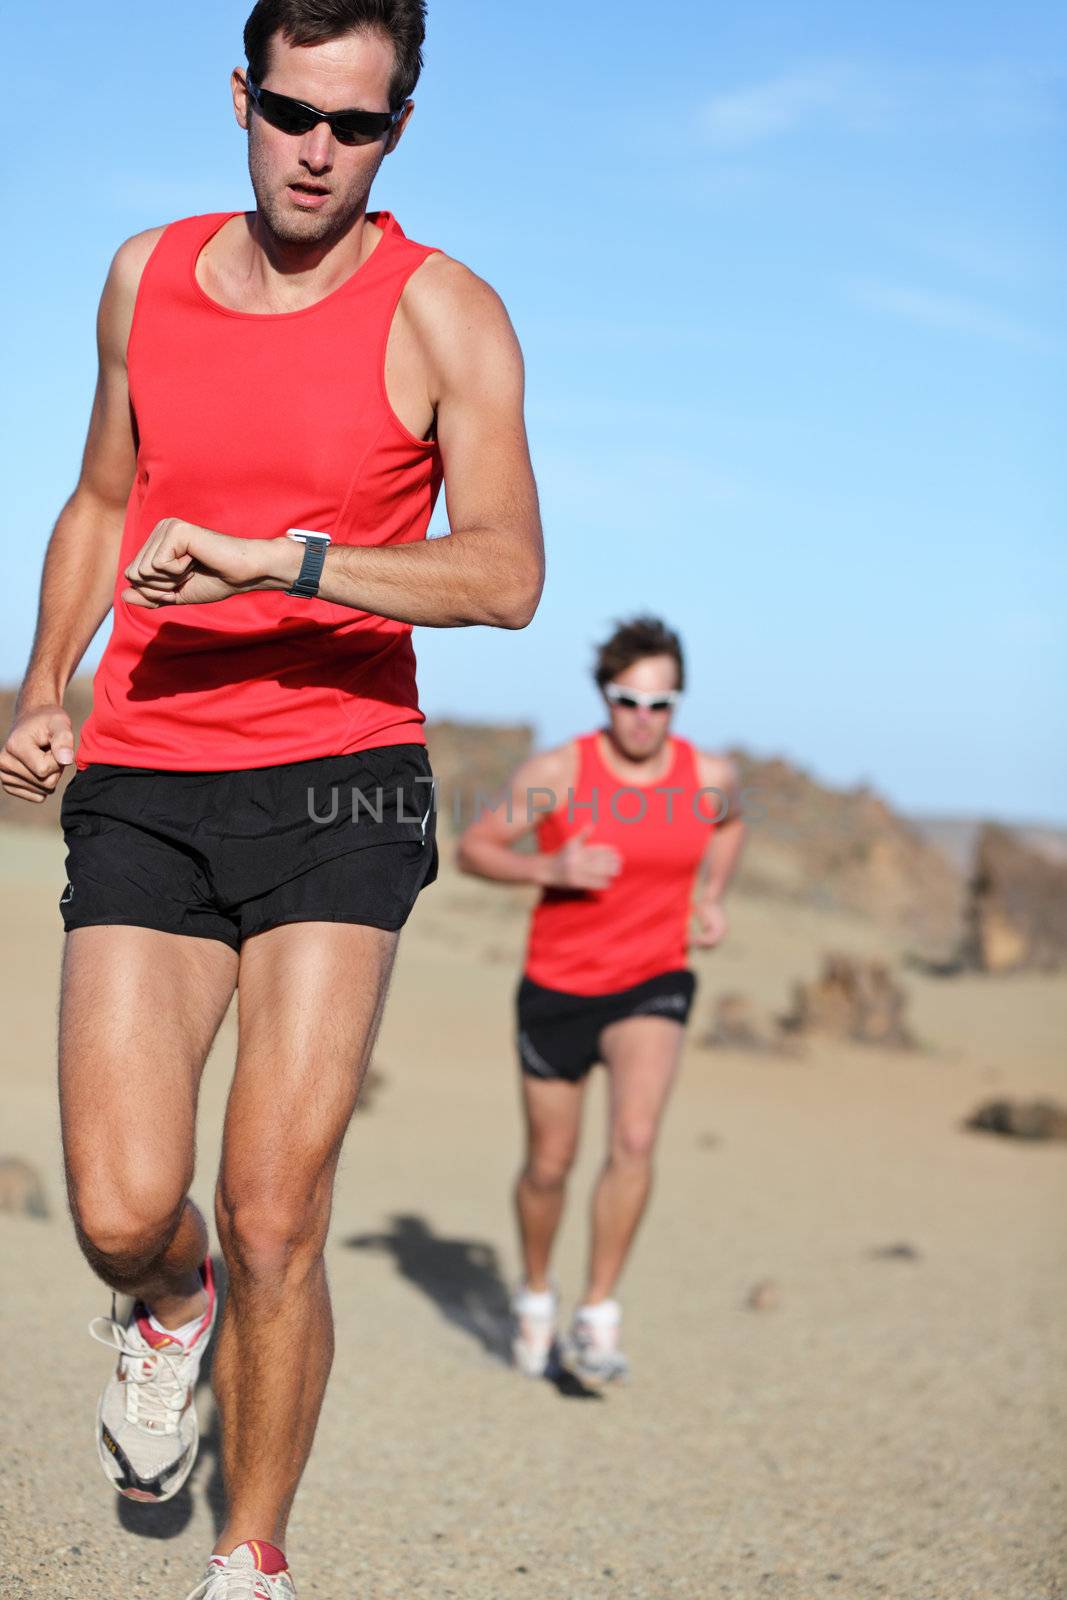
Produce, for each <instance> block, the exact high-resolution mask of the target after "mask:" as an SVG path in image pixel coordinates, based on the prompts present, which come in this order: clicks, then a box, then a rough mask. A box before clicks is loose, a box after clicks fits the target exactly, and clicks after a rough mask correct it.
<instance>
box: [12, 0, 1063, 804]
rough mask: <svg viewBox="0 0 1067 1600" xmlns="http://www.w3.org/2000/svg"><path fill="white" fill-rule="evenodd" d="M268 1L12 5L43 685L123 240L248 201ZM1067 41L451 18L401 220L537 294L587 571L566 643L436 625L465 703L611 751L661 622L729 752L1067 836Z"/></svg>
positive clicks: (395, 168)
mask: <svg viewBox="0 0 1067 1600" xmlns="http://www.w3.org/2000/svg"><path fill="white" fill-rule="evenodd" d="M246 12H247V6H246V5H245V4H243V3H242V4H233V3H230V0H183V4H182V6H181V7H180V8H179V9H178V10H175V9H174V8H164V7H154V6H153V7H145V6H144V5H143V4H142V3H140V0H109V4H108V5H107V6H106V7H103V8H101V7H89V6H85V5H84V4H81V3H80V0H79V3H77V4H74V3H72V0H57V3H53V4H50V5H48V6H42V7H34V8H20V9H19V10H17V11H16V12H15V13H14V14H12V15H9V16H8V18H7V19H6V22H5V41H6V43H7V45H8V59H9V62H10V63H11V64H12V65H13V67H14V72H13V78H14V82H13V84H9V91H8V93H9V100H11V99H13V100H14V106H13V108H12V111H11V123H10V126H11V127H12V129H14V130H16V131H15V133H14V135H13V136H12V140H11V145H10V148H9V158H8V160H7V162H6V163H5V169H6V171H5V180H4V184H5V191H6V192H5V201H4V211H5V216H6V218H7V221H8V224H9V228H10V232H9V238H10V240H11V241H12V243H11V244H9V246H8V250H7V252H6V254H5V259H4V268H3V270H4V275H5V279H6V281H5V283H4V285H3V288H4V305H5V306H6V307H7V311H8V327H7V329H6V338H5V343H6V344H7V347H8V351H9V357H10V361H9V367H10V371H12V372H13V374H14V382H13V383H9V385H8V386H7V387H6V392H5V398H4V415H3V427H2V430H0V451H2V452H3V456H4V462H3V467H4V483H5V485H6V493H5V495H4V506H3V512H2V515H3V518H4V521H5V523H6V525H7V526H6V528H5V534H6V537H5V551H6V561H7V573H6V581H5V583H4V600H3V604H4V608H5V614H4V619H3V621H4V626H3V634H2V645H0V652H2V659H0V675H2V676H3V678H4V679H5V680H7V681H16V680H17V679H18V677H19V675H20V674H21V672H22V670H23V668H24V666H25V662H26V658H27V655H28V651H29V646H30V640H31V636H32V628H33V616H34V611H35V607H36V590H37V583H38V577H39V572H40V565H41V560H42V556H43V551H44V546H45V543H46V541H47V537H48V534H49V531H50V528H51V525H52V522H53V520H54V518H55V516H56V514H57V513H58V510H59V508H60V505H61V503H62V501H63V499H64V498H65V496H66V495H67V494H68V493H69V491H70V489H71V487H72V486H73V483H74V479H75V476H76V472H77V466H78V461H79V458H80V452H81V446H82V442H83V439H84V430H85V424H86V420H87V416H88V409H89V403H90V400H91V395H92V387H93V381H94V361H95V355H94V346H93V319H94V315H95V307H96V302H97V299H98V297H99V292H100V288H101V285H102V282H103V279H104V277H105V275H106V272H107V266H108V262H109V260H110V257H111V255H112V253H113V251H114V249H115V247H116V246H117V244H118V243H119V242H120V241H121V239H123V238H124V237H126V236H128V235H129V234H130V233H133V232H136V231H138V230H139V229H141V228H144V227H148V226H151V225H154V224H157V223H161V222H165V221H168V220H170V219H172V218H174V217H177V216H183V215H189V214H191V213H193V212H202V211H213V210H221V209H226V208H229V207H234V208H236V207H239V206H242V205H244V204H246V203H247V202H248V199H249V196H250V189H249V184H248V178H247V172H246V168H245V161H244V149H243V145H242V138H241V135H240V134H239V132H238V130H237V129H236V127H235V126H234V124H233V121H232V114H231V112H230V110H229V106H228V89H227V79H228V73H229V70H230V68H231V67H232V66H233V65H235V64H236V63H237V62H238V61H239V60H241V59H243V58H242V57H241V56H240V51H239V41H240V34H241V29H242V26H243V23H244V19H245V15H246ZM1065 36H1067V25H1065V23H1064V20H1063V13H1062V12H1061V13H1060V14H1059V15H1057V11H1056V9H1055V8H1054V7H1053V6H1052V5H1051V4H1048V5H1039V4H1027V3H1023V4H1021V5H1017V6H1015V7H1014V8H1013V9H1012V10H1011V11H1010V12H1009V11H1007V10H1006V9H1005V8H1003V7H983V6H976V5H974V4H973V3H970V0H969V3H967V4H962V3H956V0H948V3H945V4H941V5H939V6H930V5H929V3H928V0H927V3H924V4H918V3H916V0H895V3H893V4H889V3H888V0H879V3H877V4H873V5H869V6H863V7H858V6H855V5H851V4H843V3H842V4H837V3H835V4H814V5H807V6H804V7H799V8H798V7H795V6H790V5H787V4H768V3H765V0H753V3H751V4H749V5H747V6H734V7H715V6H708V5H707V4H704V3H690V0H679V3H677V4H675V5H674V6H672V7H669V8H663V9H653V8H646V7H643V6H642V7H639V6H637V5H635V4H631V3H624V4H619V5H614V6H609V5H600V6H595V7H574V6H572V5H565V4H562V3H560V0H542V3H541V4H540V5H537V6H530V7H523V6H511V5H508V6H502V5H500V4H498V3H496V0H447V3H445V0H438V3H437V4H434V3H433V0H431V16H430V37H429V41H428V48H427V67H426V72H425V74H424V77H423V81H422V84H421V85H420V88H419V91H418V95H417V114H416V117H415V119H414V121H413V123H412V125H411V127H410V129H409V131H408V134H407V136H406V138H405V140H404V142H403V144H402V146H401V148H400V151H399V152H398V153H397V154H396V155H395V156H393V157H391V158H390V159H389V161H387V163H386V165H385V166H384V167H383V170H382V173H381V174H380V176H379V180H378V187H377V189H376V191H375V193H374V196H373V197H372V204H374V205H376V206H379V207H383V208H386V209H389V210H391V211H393V212H395V213H396V215H397V217H398V218H399V220H400V222H401V224H402V225H403V227H404V228H405V230H406V232H407V233H408V234H409V235H410V236H411V237H413V238H416V239H420V240H422V241H423V242H425V243H428V244H433V245H437V246H440V247H441V248H443V249H445V250H447V251H449V252H450V253H451V254H453V255H455V256H457V257H459V259H461V260H463V261H465V262H467V263H468V265H470V266H471V267H473V268H474V269H475V270H476V271H478V272H479V273H481V274H482V276H484V277H485V278H487V279H488V280H489V281H490V282H491V283H493V284H494V286H495V287H496V288H497V289H498V290H499V291H500V292H501V294H502V295H503V296H504V298H505V300H506V302H507V304H508V307H509V310H510V311H511V314H512V318H513V320H514V322H515V325H516V328H517V329H518V332H519V335H520V337H521V339H522V342H523V345H524V349H525V351H526V357H527V364H528V381H529V405H528V415H529V425H530V435H531V442H532V447H533V452H534V460H535V467H536V469H537V474H538V480H539V484H540V488H541V493H542V500H543V507H544V514H545V525H546V533H547V541H548V554H549V581H548V586H547V590H546V595H545V599H544V602H543V605H542V608H541V611H540V614H539V616H538V617H537V619H536V620H535V622H534V624H533V625H532V626H531V627H530V628H529V629H528V630H526V631H525V632H523V633H520V634H511V633H493V632H491V631H488V630H471V631H439V632H435V631H433V630H419V632H418V633H417V635H416V642H417V647H418V651H419V658H420V665H421V673H420V676H421V683H422V690H423V703H424V706H425V708H426V710H427V711H428V712H429V713H430V714H431V715H446V714H451V715H455V716H460V717H473V718H487V719H508V720H514V719H520V718H523V719H529V720H532V721H534V722H536V723H537V725H538V728H539V731H540V735H541V738H542V740H543V741H547V740H556V739H560V738H563V737H565V736H566V735H567V734H569V733H571V732H574V731H578V730H580V729H584V728H585V727H587V726H591V725H593V723H594V722H595V720H596V717H597V705H596V701H595V699H594V696H593V693H592V691H591V688H590V687H589V684H588V677H587V666H588V661H589V657H590V650H591V646H592V644H593V642H594V641H595V640H596V639H597V637H598V636H599V635H601V634H603V633H604V632H605V631H606V630H607V629H608V628H609V627H610V624H611V622H612V619H613V618H615V617H618V616H624V615H627V614H631V613H632V612H634V611H635V610H638V609H653V610H656V611H659V612H660V613H662V614H663V615H664V616H666V617H667V618H668V619H669V620H671V621H672V622H673V623H674V624H675V625H676V626H677V627H678V628H679V629H680V630H681V631H682V633H683V635H684V637H685V639H686V642H687V645H688V649H689V655H690V661H691V675H692V689H691V692H690V694H689V695H688V697H687V700H686V703H685V706H684V710H683V712H682V714H681V717H680V722H679V726H680V729H681V731H682V732H684V733H686V734H688V735H689V736H691V737H693V738H695V739H697V740H698V741H700V742H701V743H703V744H705V745H707V746H709V747H712V748H715V747H721V746H725V745H728V744H733V743H741V744H744V745H746V746H748V747H750V748H752V749H753V750H755V751H757V752H759V753H763V754H771V753H780V754H784V755H787V756H789V757H791V758H792V759H794V760H797V761H799V762H800V763H801V764H803V765H805V766H806V767H808V768H809V769H811V770H813V771H814V772H815V773H816V774H817V775H819V776H821V777H822V778H824V779H826V780H828V781H831V782H835V783H841V784H851V783H857V782H860V781H867V782H871V783H873V784H874V785H876V787H877V788H878V789H879V790H881V791H882V792H883V793H884V794H886V795H887V796H888V797H889V798H890V799H891V800H893V801H894V802H895V803H897V804H899V805H901V806H904V807H907V808H912V809H925V810H935V811H938V810H941V811H962V812H966V813H972V814H974V813H980V814H999V815H1002V816H1007V817H1018V818H1022V819H1025V818H1033V819H1048V820H1062V821H1067V754H1065V752H1067V739H1065V738H1064V727H1063V724H1064V717H1063V705H1064V698H1065V697H1064V686H1065V679H1067V671H1065V668H1067V660H1065V656H1067V652H1065V647H1064V629H1063V623H1062V615H1063V597H1064V588H1065V586H1064V579H1065V576H1067V573H1065V567H1067V559H1065V540H1064V509H1065V498H1067V497H1065V495H1064V472H1063V468H1062V465H1061V459H1062V454H1063V451H1062V438H1063V433H1064V422H1065V418H1064V404H1063V385H1062V372H1063V366H1064V356H1065V353H1067V328H1065V316H1064V296H1063V288H1062V286H1063V281H1064V270H1065V265H1067V262H1065V255H1067V251H1065V239H1064V223H1063V217H1064V198H1065V197H1064V182H1063V178H1064V159H1063V157H1064V122H1065V110H1064V107H1065V95H1064V90H1065V79H1064V75H1063V69H1062V66H1060V67H1057V66H1056V63H1057V62H1058V63H1062V62H1063V60H1064V59H1065V56H1064V49H1065V45H1067V37H1065ZM1057 445H1059V449H1057ZM442 507H443V501H442ZM438 523H439V524H441V525H443V518H442V515H441V514H440V513H439V516H438ZM102 644H103V636H102V637H101V638H100V639H99V640H98V641H97V643H96V645H95V646H94V648H93V650H92V651H91V652H90V655H89V656H88V657H87V664H88V665H90V666H91V665H95V662H96V660H97V658H98V656H99V651H100V648H101V647H102ZM82 670H85V666H83V669H82Z"/></svg>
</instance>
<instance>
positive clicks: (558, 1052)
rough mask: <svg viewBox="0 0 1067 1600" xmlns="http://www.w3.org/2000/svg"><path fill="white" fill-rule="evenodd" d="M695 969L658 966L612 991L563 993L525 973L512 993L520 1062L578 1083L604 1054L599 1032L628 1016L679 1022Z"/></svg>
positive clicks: (535, 1074)
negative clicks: (628, 986)
mask: <svg viewBox="0 0 1067 1600" xmlns="http://www.w3.org/2000/svg"><path fill="white" fill-rule="evenodd" d="M696 981H697V980H696V974H695V973H694V972H690V971H688V970H687V969H686V970H682V971H679V972H661V973H659V974H658V975H657V976H656V977H654V978H647V979H646V980H645V982H644V983H637V984H634V986H633V988H631V989H620V990H617V991H616V992H615V993H613V994H595V995H585V994H565V993H564V992H563V991H562V990H560V989H546V988H544V986H543V985H542V984H540V983H534V982H533V980H532V979H531V978H527V977H525V976H524V977H523V979H522V981H521V983H520V984H519V987H518V989H517V991H516V994H515V1005H516V1010H517V1012H518V1042H519V1064H520V1066H521V1067H522V1070H523V1072H524V1073H526V1074H527V1076H528V1077H531V1078H549V1079H552V1078H563V1079H565V1080H566V1081H567V1082H568V1083H579V1082H581V1080H582V1079H583V1078H584V1077H585V1075H586V1073H587V1072H589V1070H590V1068H591V1067H593V1066H595V1065H596V1063H597V1062H598V1061H600V1060H602V1059H603V1057H602V1056H601V1053H600V1035H601V1033H602V1031H603V1030H604V1029H605V1028H606V1027H607V1026H608V1024H609V1023H611V1022H622V1021H624V1020H625V1019H626V1018H628V1017H667V1018H669V1019H670V1020H671V1021H672V1022H680V1023H681V1024H682V1025H683V1026H684V1025H685V1024H686V1023H687V1022H688V1021H689V1013H690V1010H691V1009H692V1005H693V996H694V995H695V993H696Z"/></svg>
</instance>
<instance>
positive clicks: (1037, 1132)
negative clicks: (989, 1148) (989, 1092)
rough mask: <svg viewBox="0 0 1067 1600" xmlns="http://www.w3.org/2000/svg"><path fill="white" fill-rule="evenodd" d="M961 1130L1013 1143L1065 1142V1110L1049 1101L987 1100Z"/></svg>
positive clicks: (1066, 1121)
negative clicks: (1032, 1141)
mask: <svg viewBox="0 0 1067 1600" xmlns="http://www.w3.org/2000/svg"><path fill="white" fill-rule="evenodd" d="M964 1126H965V1127H967V1128H975V1129H977V1130H978V1131H979V1132H981V1133H1000V1134H1004V1135H1005V1136H1006V1137H1008V1138H1013V1139H1067V1109H1065V1108H1064V1107H1063V1106H1059V1105H1055V1104H1054V1103H1053V1102H1052V1101H1051V1100H1029V1101H1025V1100H990V1101H988V1102H987V1103H986V1104H985V1105H984V1106H979V1108H978V1110H977V1111H976V1112H975V1113H974V1115H973V1116H972V1117H970V1118H969V1119H968V1120H967V1122H966V1123H965V1124H964Z"/></svg>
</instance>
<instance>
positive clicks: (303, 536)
mask: <svg viewBox="0 0 1067 1600" xmlns="http://www.w3.org/2000/svg"><path fill="white" fill-rule="evenodd" d="M286 538H287V539H295V540H296V542H297V544H329V543H330V535H329V534H328V533H313V532H312V531H311V529H310V528H289V529H288V530H287V532H286Z"/></svg>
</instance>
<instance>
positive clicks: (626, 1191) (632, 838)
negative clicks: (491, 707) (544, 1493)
mask: <svg viewBox="0 0 1067 1600" xmlns="http://www.w3.org/2000/svg"><path fill="white" fill-rule="evenodd" d="M595 677H596V682H597V685H598V687H599V688H600V690H601V693H602V694H603V696H604V704H605V709H606V712H607V725H606V726H605V727H604V728H602V729H600V730H599V731H597V732H594V733H587V734H585V735H584V736H582V737H581V738H578V739H573V740H571V741H570V742H569V743H567V744H565V745H562V746H560V747H559V748H557V749H554V750H549V751H546V752H545V753H544V754H540V755H536V756H534V757H533V758H532V759H531V760H529V761H527V762H525V763H524V764H523V765H522V766H521V767H520V768H519V770H518V772H517V773H516V774H515V776H514V778H513V779H512V782H511V786H510V795H509V799H508V802H507V805H506V806H504V805H501V806H499V807H496V808H494V809H486V810H485V811H484V812H483V813H482V815H481V816H479V817H477V818H476V819H475V820H474V821H473V822H472V823H471V825H470V827H469V828H468V829H467V830H466V832H465V833H464V835H463V837H462V839H461V841H460V845H459V862H460V865H461V866H462V867H463V868H464V869H465V870H466V871H467V872H471V873H475V874H477V875H479V876H481V877H484V878H493V879H496V880H498V881H499V882H503V883H534V884H537V885H539V886H540V888H541V890H542V895H541V899H540V902H539V904H538V906H537V909H536V911H535V912H534V916H533V921H532V924H531V928H530V938H529V944H528V947H527V954H526V965H525V971H524V975H523V978H522V981H521V983H520V985H519V988H518V993H517V1009H518V1051H519V1062H520V1065H521V1069H522V1082H523V1097H524V1104H525V1112H526V1128H527V1155H526V1162H525V1165H524V1167H523V1170H522V1172H521V1174H520V1176H519V1180H518V1184H517V1188H516V1197H515V1198H516V1206H517V1211H518V1222H519V1233H520V1240H521V1248H522V1257H523V1263H524V1278H523V1282H522V1284H521V1285H520V1287H519V1289H518V1291H517V1293H516V1296H515V1300H514V1311H515V1317H516V1331H515V1340H514V1354H515V1361H516V1364H517V1365H518V1366H519V1367H520V1369H521V1370H522V1371H524V1372H525V1373H527V1374H528V1375H529V1376H531V1377H539V1376H541V1375H542V1374H543V1373H544V1372H545V1371H546V1369H547V1366H548V1363H549V1361H550V1358H551V1356H552V1353H553V1348H554V1346H555V1344H556V1339H557V1317H558V1294H557V1290H556V1286H555V1284H554V1282H553V1280H552V1279H551V1277H550V1270H549V1269H550V1260H551V1253H552V1245H553V1242H554V1240H555V1237H556V1231H557V1229H558V1227H559V1223H560V1219H561V1216H562V1213H563V1202H564V1194H565V1187H566V1181H567V1175H568V1173H569V1171H570V1168H571V1166H572V1164H573V1161H574V1157H575V1153H576V1151H577V1146H578V1134H579V1128H580V1125H581V1113H582V1099H583V1094H584V1089H585V1083H586V1080H587V1076H588V1073H589V1071H590V1068H591V1067H592V1066H593V1065H594V1064H595V1063H596V1062H598V1061H602V1062H603V1063H604V1064H605V1065H606V1066H607V1069H608V1072H609V1074H610V1082H611V1087H610V1096H611V1129H610V1140H609V1148H608V1154H607V1160H606V1163H605V1165H604V1168H603V1171H602V1173H601V1175H600V1180H599V1183H598V1185H597V1189H596V1193H595V1195H594V1199H593V1232H592V1247H591V1251H590V1258H589V1276H588V1280H587V1283H586V1286H585V1293H584V1294H583V1296H582V1299H581V1301H580V1303H579V1305H578V1308H577V1310H576V1312H575V1315H574V1319H573V1323H572V1326H571V1331H570V1337H569V1339H568V1340H566V1341H565V1343H564V1345H563V1349H562V1356H563V1360H564V1363H565V1365H567V1366H568V1367H569V1368H570V1370H571V1371H572V1372H573V1373H574V1374H575V1375H576V1376H577V1377H579V1378H581V1379H582V1380H584V1381H585V1382H587V1383H591V1384H594V1385H599V1384H603V1383H605V1382H608V1381H610V1380H611V1379H613V1378H618V1377H622V1376H624V1375H625V1374H626V1371H627V1363H626V1359H625V1357H624V1356H623V1354H622V1349H621V1343H620V1330H621V1311H620V1308H619V1304H618V1301H617V1300H615V1299H614V1298H613V1296H614V1291H615V1287H616V1284H617V1283H618V1280H619V1277H620V1275H621V1273H622V1270H623V1267H624V1265H625V1263H626V1259H627V1256H628V1255H629V1252H630V1248H631V1245H632V1244H633V1240H634V1236H635V1234H636V1231H637V1227H638V1223H639V1222H640V1220H641V1216H642V1214H643V1212H644V1210H645V1206H646V1204H647V1201H648V1196H649V1191H650V1187H651V1178H652V1156H653V1151H654V1147H655V1143H656V1136H657V1133H658V1130H659V1126H660V1121H661V1118H662V1116H663V1112H664V1109H665V1107H666V1104H667V1099H668V1096H669V1094H670V1091H671V1087H672V1085H673V1083H674V1079H675V1076H676V1073H677V1069H678V1061H679V1057H680V1054H681V1047H682V1039H683V1036H684V1031H685V1024H686V1022H687V1020H688V1017H689V1011H690V1007H691V1005H692V1001H693V996H694V992H695V987H696V978H695V974H694V973H693V972H692V971H691V970H690V969H689V968H688V967H687V965H686V960H687V952H688V948H689V944H690V942H691V941H690V922H691V919H693V918H694V916H695V931H694V933H693V937H692V942H693V943H695V944H696V945H698V946H706V947H707V946H714V945H717V944H719V943H720V941H721V940H722V939H723V937H724V936H725V933H726V917H725V913H724V911H723V906H722V897H723V893H724V891H725V889H726V886H727V884H728V883H729V881H730V877H731V875H732V873H733V871H734V868H735V867H736V865H737V861H738V856H739V853H740V850H741V846H742V843H743V839H744V825H743V823H742V822H741V820H740V806H739V798H738V775H737V771H736V769H735V766H734V763H733V762H732V761H731V760H729V758H727V757H724V756H721V755H711V754H706V753H703V752H701V751H699V750H696V749H695V748H694V747H693V745H691V744H690V743H689V742H688V741H687V740H685V739H681V738H679V737H678V736H677V735H674V734H672V732H671V719H672V716H673V713H674V708H675V706H676V704H677V702H678V699H679V696H680V695H681V692H682V689H683V687H684V679H685V667H684V660H683V654H682V647H681V644H680V642H679V639H678V637H677V635H676V634H675V633H673V632H672V631H671V630H670V629H669V628H667V627H666V626H665V625H664V624H663V623H662V622H661V621H659V620H658V619H656V618H651V617H637V618H635V619H633V620H632V621H629V622H625V623H622V624H621V625H620V626H619V627H618V628H617V629H616V631H615V633H613V635H612V636H611V638H610V639H608V640H607V642H606V643H605V644H603V645H602V646H601V647H600V650H599V652H598V654H597V660H596V668H595ZM534 830H536V837H537V847H538V848H537V853H536V854H526V853H521V852H519V851H517V850H516V849H515V845H516V844H517V843H518V841H519V840H520V839H522V838H523V836H524V835H526V834H529V833H530V832H531V831H534Z"/></svg>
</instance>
